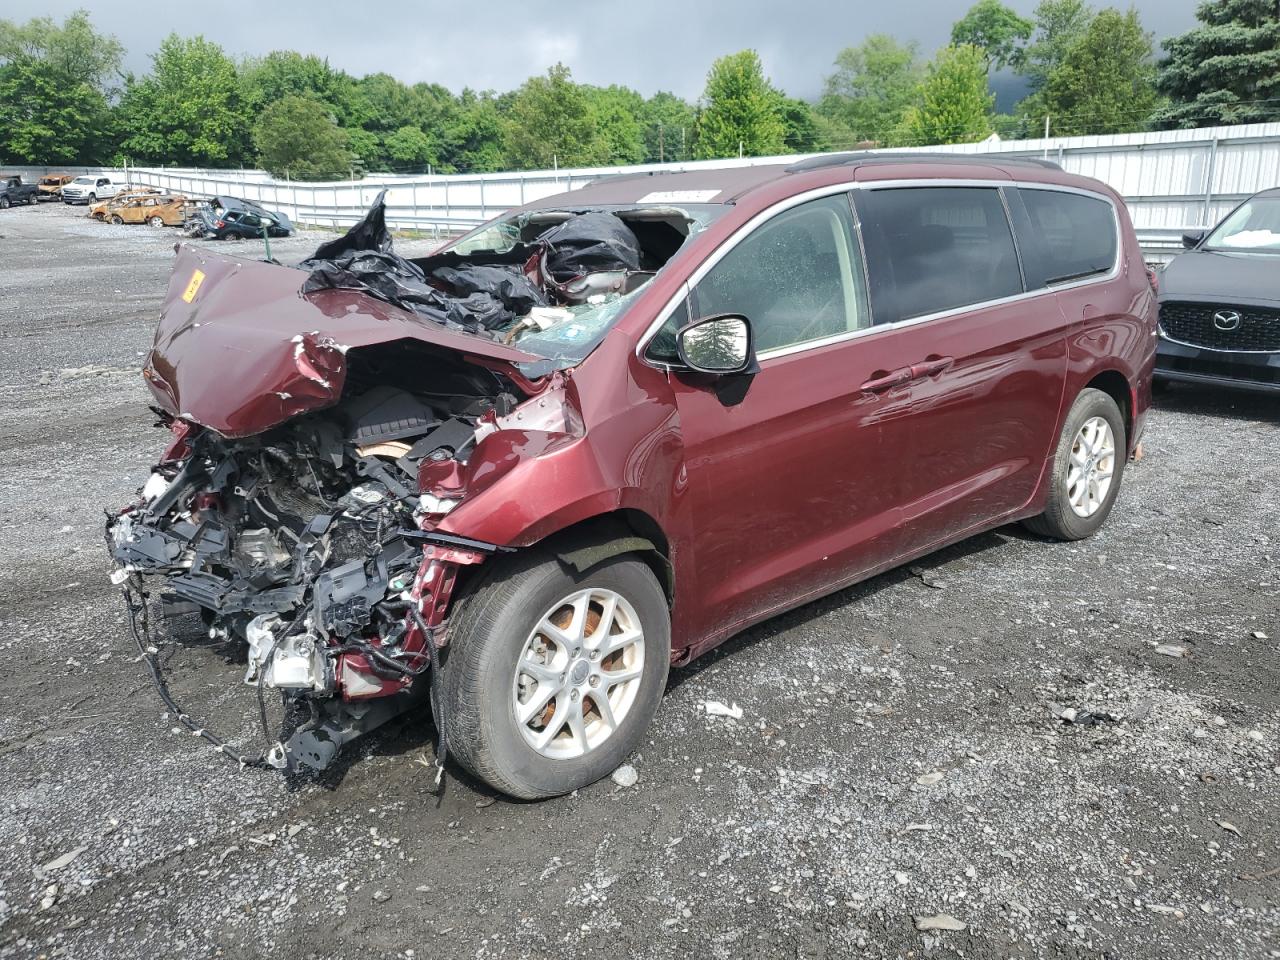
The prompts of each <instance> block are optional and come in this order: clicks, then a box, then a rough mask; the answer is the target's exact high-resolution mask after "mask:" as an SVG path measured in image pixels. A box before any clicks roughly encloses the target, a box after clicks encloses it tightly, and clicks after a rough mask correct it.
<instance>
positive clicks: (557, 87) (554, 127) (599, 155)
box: [506, 63, 609, 169]
mask: <svg viewBox="0 0 1280 960" xmlns="http://www.w3.org/2000/svg"><path fill="white" fill-rule="evenodd" d="M608 155H609V146H608V144H607V143H606V142H605V140H604V139H603V138H602V137H601V136H600V135H599V131H598V129H597V127H596V117H595V112H594V111H593V110H592V109H591V100H590V98H589V97H588V95H587V93H586V91H585V90H583V88H582V87H581V86H579V85H578V84H576V83H574V82H573V76H572V75H571V74H570V72H569V68H568V67H566V66H565V65H564V64H562V63H557V64H556V65H555V66H554V67H552V68H551V69H549V70H548V71H547V75H546V76H545V77H530V78H529V79H528V80H526V81H525V82H524V85H523V86H521V87H520V89H519V90H517V91H516V93H515V96H514V97H513V98H512V100H511V105H510V107H509V109H508V111H507V124H506V161H507V163H509V164H510V165H512V166H514V167H516V168H519V167H525V168H543V169H545V168H549V167H551V166H552V165H553V164H558V165H559V166H562V167H579V166H591V165H593V164H599V163H604V162H606V161H607V159H608Z"/></svg>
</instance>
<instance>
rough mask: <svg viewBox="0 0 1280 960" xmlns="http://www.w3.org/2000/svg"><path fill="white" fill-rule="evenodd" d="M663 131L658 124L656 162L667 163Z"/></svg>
mask: <svg viewBox="0 0 1280 960" xmlns="http://www.w3.org/2000/svg"><path fill="white" fill-rule="evenodd" d="M665 129H666V128H664V127H663V125H662V124H658V162H659V163H666V162H667V151H666V139H665V136H664V134H665Z"/></svg>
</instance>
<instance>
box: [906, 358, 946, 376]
mask: <svg viewBox="0 0 1280 960" xmlns="http://www.w3.org/2000/svg"><path fill="white" fill-rule="evenodd" d="M955 362H956V360H955V357H930V358H929V359H928V360H925V361H922V362H921V363H913V364H912V365H911V379H912V380H923V379H924V378H925V377H936V376H937V375H938V374H940V373H942V372H943V371H944V370H947V369H948V368H949V367H950V366H951V365H952V364H953V363H955Z"/></svg>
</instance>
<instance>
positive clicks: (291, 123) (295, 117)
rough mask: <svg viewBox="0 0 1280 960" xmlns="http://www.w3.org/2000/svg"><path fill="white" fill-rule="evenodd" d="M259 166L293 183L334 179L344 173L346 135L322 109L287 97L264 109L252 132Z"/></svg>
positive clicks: (347, 154)
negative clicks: (294, 181)
mask: <svg viewBox="0 0 1280 960" xmlns="http://www.w3.org/2000/svg"><path fill="white" fill-rule="evenodd" d="M253 142H254V145H255V146H256V147H257V148H258V159H259V162H260V163H261V164H262V166H263V167H264V168H265V169H266V170H268V171H270V172H271V173H272V174H274V175H275V176H288V177H291V178H292V179H294V180H336V179H338V178H339V177H344V176H346V175H347V174H348V172H349V170H350V164H351V154H350V152H349V151H348V150H347V136H346V134H345V133H344V132H343V131H342V129H341V128H340V127H339V126H338V125H337V124H336V123H334V121H333V118H332V117H331V116H330V115H329V113H328V112H327V111H326V110H325V108H324V106H323V105H322V104H320V103H318V102H317V101H315V100H311V99H309V98H307V97H299V96H287V97H285V98H284V99H282V100H277V101H276V102H275V103H273V104H271V105H270V106H268V107H267V108H266V109H265V110H263V111H262V115H261V116H260V117H258V122H257V124H256V125H255V127H254V130H253Z"/></svg>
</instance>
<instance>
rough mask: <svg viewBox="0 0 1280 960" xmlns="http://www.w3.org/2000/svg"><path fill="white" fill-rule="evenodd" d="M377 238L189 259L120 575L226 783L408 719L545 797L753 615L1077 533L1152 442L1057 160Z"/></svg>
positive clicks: (822, 166)
mask: <svg viewBox="0 0 1280 960" xmlns="http://www.w3.org/2000/svg"><path fill="white" fill-rule="evenodd" d="M383 218H384V209H383V207H382V204H381V198H379V202H378V203H376V204H375V206H374V208H373V209H372V210H371V211H370V213H369V215H368V216H367V217H366V218H365V220H364V221H363V222H362V223H360V224H359V225H357V226H356V227H355V228H353V229H352V230H351V231H350V232H349V233H348V234H346V235H345V236H343V237H341V238H338V239H336V240H334V241H332V242H330V243H327V244H324V245H323V246H322V247H321V248H320V249H319V250H317V251H316V254H315V256H314V257H312V259H310V260H308V261H306V262H304V263H303V264H302V266H301V270H298V269H293V268H287V267H282V266H279V265H277V264H274V263H269V262H257V261H250V260H243V259H237V258H234V257H227V256H223V255H221V254H215V253H212V252H209V251H207V250H205V249H203V248H199V247H190V246H182V247H179V252H178V257H177V262H176V266H175V268H174V272H173V277H172V280H171V281H170V285H169V291H168V296H167V298H166V300H165V303H164V309H163V312H162V314H161V319H160V325H159V329H158V331H157V334H156V339H155V345H154V347H153V349H152V351H151V353H150V356H149V358H148V360H147V364H146V367H145V371H144V373H145V377H146V381H147V384H148V386H149V387H150V389H151V391H152V393H153V394H154V395H155V398H156V402H157V406H156V410H157V412H158V414H159V417H160V421H161V423H162V424H163V425H164V426H165V427H167V428H168V430H169V431H170V433H171V437H170V440H169V444H168V447H167V449H166V450H165V451H164V453H163V455H162V456H161V457H160V462H159V463H158V464H157V465H156V467H155V468H154V470H153V472H152V474H151V477H150V479H149V480H147V482H146V484H145V485H144V486H143V487H142V489H141V491H140V495H139V498H138V500H137V501H136V502H135V503H133V504H132V505H130V506H128V507H126V508H125V509H124V510H122V511H119V512H118V513H115V514H113V515H112V516H111V517H110V518H109V520H108V541H109V545H110V549H111V551H112V554H113V556H114V559H115V561H116V562H117V564H118V565H119V567H118V569H117V571H116V573H115V574H114V575H113V578H114V579H115V580H116V582H117V583H119V584H121V585H122V586H123V588H124V590H125V594H126V598H127V599H128V601H129V604H130V611H131V617H132V620H133V623H134V627H135V630H134V632H135V635H136V636H137V637H138V638H139V643H140V645H141V646H142V647H143V651H144V655H145V656H146V661H147V663H148V664H149V666H150V667H151V669H152V671H153V672H154V673H155V675H156V678H157V682H158V685H159V686H160V689H161V692H162V695H163V696H164V697H165V698H166V701H167V702H168V703H169V705H170V707H171V709H173V710H174V711H175V713H177V714H178V716H179V719H180V720H181V721H182V722H183V723H185V724H187V725H188V727H189V728H190V729H192V730H193V731H195V732H197V733H199V734H200V735H202V736H204V737H205V738H206V739H208V740H210V741H211V742H213V743H214V744H215V745H216V746H217V747H218V749H220V750H223V751H224V752H227V753H229V754H230V755H231V756H232V757H233V758H236V759H239V760H241V761H242V762H246V763H252V764H260V765H269V766H275V767H279V768H285V769H291V770H292V769H298V768H309V769H323V768H324V767H325V766H327V765H328V764H330V763H331V762H332V761H333V759H334V757H335V755H336V754H337V753H338V751H339V750H340V748H341V747H342V745H343V744H344V743H347V742H349V741H350V740H352V739H353V738H355V737H357V736H359V735H360V734H361V733H363V732H365V731H367V730H369V729H372V728H373V727H375V726H377V725H378V724H380V723H382V722H384V721H385V720H387V719H388V718H390V717H391V716H393V715H395V714H397V713H399V712H401V711H403V710H405V709H406V708H407V707H408V706H410V705H411V704H413V703H414V702H415V701H416V700H417V699H418V698H419V697H421V696H423V695H425V694H426V693H427V691H428V689H429V691H430V701H431V707H432V710H433V712H434V715H435V718H436V727H437V732H438V736H439V738H440V743H439V749H438V753H437V756H438V758H439V762H441V763H443V760H444V756H445V753H446V750H447V751H449V752H452V753H453V755H454V756H455V757H456V758H457V759H458V760H459V761H460V762H461V763H462V764H463V765H464V766H465V767H466V768H467V769H469V770H470V771H472V772H473V773H474V774H475V775H477V776H478V777H480V778H481V779H483V780H485V781H486V782H488V783H489V784H491V785H492V786H494V787H495V788H497V789H499V790H501V791H503V792H505V793H507V794H510V795H512V796H515V797H524V798H534V797H547V796H552V795H555V794H560V793H565V792H567V791H570V790H573V789H574V788H576V787H580V786H582V785H584V784H587V783H590V782H592V781H593V780H596V779H597V778H599V777H601V776H604V775H606V774H608V773H609V772H610V771H611V770H613V769H614V768H615V767H616V766H617V765H618V764H619V763H620V762H621V761H622V759H623V758H624V757H626V756H627V754H628V753H630V752H631V751H632V750H633V749H635V747H636V746H637V744H638V743H639V742H640V740H641V738H642V737H643V735H644V733H645V730H646V727H647V726H648V724H649V723H650V720H651V718H652V717H653V715H654V712H655V710H656V708H657V705H658V701H659V700H660V698H661V696H662V692H663V689H664V686H665V684H666V679H667V671H668V667H669V665H672V664H675V665H679V664H683V663H685V662H687V661H688V660H690V659H691V658H693V657H696V656H698V655H699V654H700V653H702V652H703V651H706V650H708V649H710V648H711V647H713V646H715V645H716V644H718V643H720V642H721V641H723V640H724V639H725V638H727V637H729V636H731V635H732V634H734V633H736V632H738V631H740V630H742V629H744V628H745V627H747V626H749V625H751V624H753V623H756V622H758V621H761V620H763V619H765V618H767V617H770V616H773V615H774V614H777V613H778V612H780V611H783V610H786V609H789V608H791V607H795V606H798V605H799V604H802V603H805V602H806V601H809V600H812V599H814V598H815V597H819V596H822V595H823V594H827V593H830V592H832V591H835V590H838V589H840V588H842V587H845V586H848V585H849V584H851V583H854V582H855V581H858V580H861V579H864V578H866V577H870V576H872V575H874V574H876V573H878V572H880V571H883V570H886V569H888V568H890V567H893V566H895V565H898V564H902V563H904V562H906V561H908V560H910V559H911V558H913V557H917V556H920V555H921V554H924V553H928V552H929V551H932V550H936V549H938V548H939V547H941V546H943V545H945V544H948V543H952V542H954V541H957V540H960V539H962V538H964V537H969V536H972V535H973V534H975V533H977V532H979V531H982V530H987V529H990V528H993V527H996V526H999V525H1001V524H1007V523H1010V522H1012V521H1018V520H1023V521H1026V522H1027V525H1028V526H1030V527H1031V528H1032V529H1033V530H1035V531H1037V532H1039V533H1041V534H1044V535H1047V536H1050V537H1055V538H1060V539H1068V540H1074V539H1079V538H1082V537H1087V536H1089V535H1090V534H1092V533H1093V532H1094V531H1095V530H1097V529H1098V527H1099V526H1100V525H1101V524H1102V523H1103V521H1104V520H1105V519H1106V517H1107V514H1108V513H1109V511H1110V510H1111V507H1112V504H1113V503H1114V502H1115V498H1116V494H1117V491H1118V489H1119V486H1120V480H1121V476H1122V473H1123V470H1124V466H1125V462H1126V460H1127V459H1128V457H1129V455H1130V454H1131V452H1132V451H1133V450H1134V448H1135V446H1136V444H1137V441H1138V438H1139V436H1140V435H1141V432H1142V427H1143V422H1144V418H1145V414H1146V411H1147V406H1148V402H1149V397H1150V381H1151V373H1152V365H1153V359H1154V351H1155V317H1154V303H1155V297H1154V293H1153V290H1152V286H1151V280H1150V277H1149V274H1148V273H1147V271H1146V269H1145V266H1144V263H1143V259H1142V254H1141V252H1140V251H1139V249H1138V244H1137V241H1136V239H1135V237H1134V233H1133V228H1132V226H1131V224H1130V222H1129V218H1128V215H1127V213H1126V211H1125V207H1124V204H1123V202H1122V201H1121V199H1120V198H1119V197H1118V196H1117V195H1116V194H1115V193H1114V192H1113V191H1112V190H1110V189H1109V188H1108V187H1106V186H1104V185H1103V184H1101V183H1099V182H1097V181H1094V180H1088V179H1084V178H1081V177H1077V176H1072V175H1068V174H1066V173H1064V172H1062V171H1061V170H1060V169H1058V168H1057V167H1056V166H1054V165H1053V164H1049V163H1042V162H1039V161H1031V160H1009V159H992V158H986V157H976V156H969V157H965V156H959V155H949V156H929V155H920V154H915V155H829V156H823V157H819V158H815V159H812V160H806V161H803V162H801V163H797V164H793V165H791V166H756V167H745V168H737V169H728V170H702V171H697V172H687V173H679V174H668V175H660V176H644V175H642V176H635V177H624V178H618V179H611V180H606V181H602V182H599V183H596V184H593V185H590V186H587V187H585V188H583V189H580V190H577V191H574V192H572V193H567V194H562V195H559V196H556V197H551V198H549V199H546V200H542V201H539V202H537V203H534V204H531V205H529V206H527V207H524V208H522V209H520V210H517V211H514V212H512V213H510V214H508V215H505V216H503V217H501V218H499V219H497V220H495V221H493V222H491V223H489V224H487V225H486V226H483V227H481V228H479V229H478V230H476V231H474V232H473V233H471V234H469V235H468V236H466V237H463V238H462V239H461V240H459V241H457V242H456V243H454V244H452V246H451V247H449V248H447V249H446V250H444V251H443V252H440V253H437V254H434V255H432V256H429V257H426V258H422V259H417V260H407V259H404V258H401V257H400V256H399V255H397V254H396V253H395V252H394V251H393V250H392V246H391V240H390V236H389V234H388V233H387V231H386V228H385V225H384V220H383ZM151 577H156V578H162V579H161V580H160V583H161V590H160V591H159V593H158V597H159V600H160V602H161V605H162V607H164V608H165V609H167V610H168V611H170V612H175V613H182V612H186V613H193V612H194V613H198V614H199V615H200V616H201V617H203V619H204V622H205V623H204V625H205V627H206V628H207V629H208V631H209V634H210V636H211V637H214V638H216V639H219V640H221V641H224V642H228V643H231V644H234V645H235V646H236V647H237V648H238V649H239V650H240V651H241V654H242V656H243V658H244V660H245V662H246V664H247V667H246V671H245V675H244V680H245V682H247V683H249V684H252V685H254V686H256V688H257V691H258V698H259V704H260V706H261V705H263V697H264V695H265V692H266V691H273V693H272V696H273V697H274V696H275V695H276V694H279V695H280V696H281V697H282V698H283V702H284V707H285V727H284V729H283V731H282V732H281V733H280V734H279V737H278V742H275V743H274V744H273V745H272V746H270V747H269V748H267V749H265V750H264V751H263V752H262V753H261V754H260V755H258V756H256V757H255V756H254V755H252V754H245V753H241V752H240V750H239V749H238V748H235V747H233V746H231V745H230V744H227V743H224V742H223V741H222V740H220V739H218V738H217V737H216V736H214V735H213V734H212V733H210V732H209V731H208V730H206V729H205V728H204V727H203V726H202V725H200V724H198V723H197V722H196V721H195V720H194V719H192V718H190V717H188V716H187V715H186V714H185V713H183V712H182V710H181V709H180V708H178V706H177V705H176V704H175V703H174V702H173V700H172V698H171V697H170V696H169V694H168V692H167V689H166V687H165V686H164V683H163V679H162V676H161V673H160V665H159V662H158V658H157V656H156V649H157V644H158V642H159V639H158V638H159V633H158V631H159V630H160V628H159V627H157V626H153V625H152V624H150V623H149V622H148V610H149V605H148V603H147V594H146V593H145V592H144V591H145V589H146V587H145V585H146V584H147V582H148V579H147V578H151ZM262 713H263V718H264V725H265V716H266V710H265V709H263V711H262ZM271 739H276V736H275V734H274V732H273V733H272V735H271Z"/></svg>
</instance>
